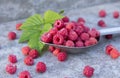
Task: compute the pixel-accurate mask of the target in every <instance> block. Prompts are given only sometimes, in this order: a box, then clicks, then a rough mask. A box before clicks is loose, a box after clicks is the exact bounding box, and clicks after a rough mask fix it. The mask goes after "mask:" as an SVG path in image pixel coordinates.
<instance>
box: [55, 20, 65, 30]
mask: <svg viewBox="0 0 120 78" xmlns="http://www.w3.org/2000/svg"><path fill="white" fill-rule="evenodd" d="M54 27H57V28H58V29H61V28H63V27H64V22H63V21H62V20H56V21H55V23H54Z"/></svg>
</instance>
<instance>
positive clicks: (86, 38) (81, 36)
mask: <svg viewBox="0 0 120 78" xmlns="http://www.w3.org/2000/svg"><path fill="white" fill-rule="evenodd" d="M80 38H81V39H82V40H84V41H86V40H88V39H89V38H90V35H89V34H88V33H81V35H80Z"/></svg>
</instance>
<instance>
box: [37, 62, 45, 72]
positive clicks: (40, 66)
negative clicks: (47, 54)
mask: <svg viewBox="0 0 120 78" xmlns="http://www.w3.org/2000/svg"><path fill="white" fill-rule="evenodd" d="M36 71H37V72H38V73H44V72H45V71H46V65H45V63H43V62H38V63H37V65H36Z"/></svg>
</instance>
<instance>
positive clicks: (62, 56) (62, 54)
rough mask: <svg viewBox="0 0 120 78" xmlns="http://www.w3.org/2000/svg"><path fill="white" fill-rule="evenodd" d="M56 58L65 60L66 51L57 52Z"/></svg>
mask: <svg viewBox="0 0 120 78" xmlns="http://www.w3.org/2000/svg"><path fill="white" fill-rule="evenodd" d="M57 58H58V60H59V61H61V62H62V61H65V60H66V59H67V53H66V52H60V53H58V56H57Z"/></svg>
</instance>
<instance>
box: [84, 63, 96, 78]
mask: <svg viewBox="0 0 120 78" xmlns="http://www.w3.org/2000/svg"><path fill="white" fill-rule="evenodd" d="M83 74H84V76H86V77H92V76H93V74H94V68H93V67H90V66H88V65H87V66H85V68H84V70H83Z"/></svg>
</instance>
